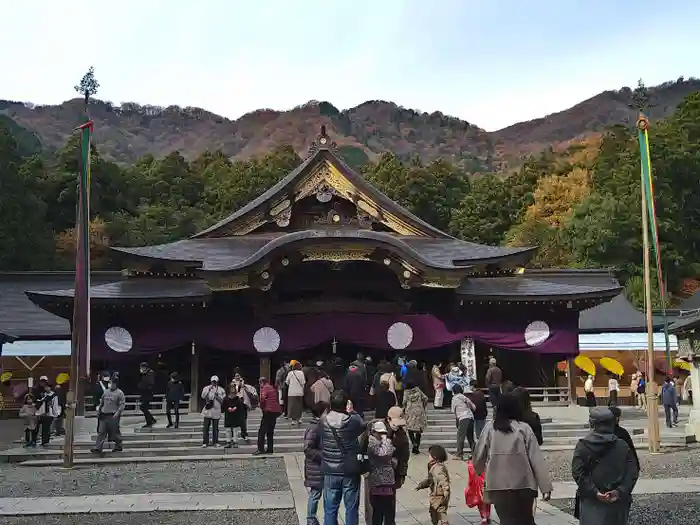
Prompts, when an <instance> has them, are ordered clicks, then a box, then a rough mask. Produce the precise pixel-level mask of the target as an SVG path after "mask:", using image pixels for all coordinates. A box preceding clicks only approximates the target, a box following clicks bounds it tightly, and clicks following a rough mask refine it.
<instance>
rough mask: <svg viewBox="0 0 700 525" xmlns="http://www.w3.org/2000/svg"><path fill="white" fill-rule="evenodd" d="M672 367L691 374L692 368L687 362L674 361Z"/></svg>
mask: <svg viewBox="0 0 700 525" xmlns="http://www.w3.org/2000/svg"><path fill="white" fill-rule="evenodd" d="M673 366H675V367H676V368H680V369H681V370H685V371H686V372H692V371H693V367H692V365H691V364H690V363H689V362H688V361H675V362H674V363H673Z"/></svg>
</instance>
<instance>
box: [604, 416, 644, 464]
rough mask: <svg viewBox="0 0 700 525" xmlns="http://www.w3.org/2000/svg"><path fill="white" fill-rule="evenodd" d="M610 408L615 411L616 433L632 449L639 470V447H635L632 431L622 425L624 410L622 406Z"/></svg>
mask: <svg viewBox="0 0 700 525" xmlns="http://www.w3.org/2000/svg"><path fill="white" fill-rule="evenodd" d="M608 408H609V410H610V412H612V413H613V416H615V435H616V436H617V437H618V438H620V439H621V440H622V441H624V442H625V443H627V446H628V447H629V448H630V450H631V451H632V455H634V461H635V463H636V464H637V470H639V456H638V455H637V449H636V448H635V447H634V442H633V441H632V436H630V433H629V432H627V429H626V428H624V427H622V426H620V417H621V416H622V410H620V408H619V407H617V406H613V407H608Z"/></svg>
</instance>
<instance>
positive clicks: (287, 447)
mask: <svg viewBox="0 0 700 525" xmlns="http://www.w3.org/2000/svg"><path fill="white" fill-rule="evenodd" d="M578 439H579V438H578V437H564V438H561V437H560V438H547V439H546V441H545V444H544V446H543V450H570V449H573V448H574V447H575V446H576V444H577V442H578ZM633 440H634V443H635V444H636V445H637V446H639V447H645V446H646V439H645V438H644V436H635V437H634V438H633ZM255 443H256V440H255V437H254V436H251V439H250V441H249V443H248V444H246V443H245V442H243V441H241V442H239V447H238V448H231V449H224V448H223V447H222V448H220V449H219V448H211V447H210V448H201V445H200V444H201V440H200V438H192V439H180V440H171V441H168V442H165V443H164V442H160V441H153V440H145V441H126V442H125V450H124V452H123V453H119V455H120V456H121V455H124V456H129V457H134V456H138V457H142V456H157V457H161V456H172V455H178V456H199V455H201V454H203V453H206V451H208V450H209V451H210V453H213V454H241V453H252V452H254V451H255ZM662 444H663V445H664V446H674V447H679V446H686V441H685V438H684V437H683V436H678V437H667V438H664V439H663V440H662ZM75 445H76V449H75V451H76V452H75V453H76V455H84V454H89V453H90V452H89V451H90V449H91V448H92V447H93V445H94V442H92V441H79V442H76V444H75ZM430 445H442V446H444V447H445V448H446V449H448V450H453V449H454V447H455V437H454V436H450V435H444V436H440V435H438V436H425V437H424V439H423V441H422V443H421V446H422V447H423V448H424V449H427V447H429V446H430ZM111 446H112V444H111V443H110V444H107V445H106V448H111ZM62 448H63V447H62V444H61V443H59V442H56V443H51V444H49V445H48V447H46V448H38V449H26V448H18V449H13V450H9V451H5V452H3V453H0V458H2V459H3V460H4V461H6V462H20V461H25V460H30V459H55V458H56V457H60V455H61V453H62ZM275 449H276V450H277V451H278V452H302V451H303V444H302V443H301V442H300V440H299V439H296V438H293V437H285V438H281V437H278V436H276V437H275ZM115 455H116V454H115Z"/></svg>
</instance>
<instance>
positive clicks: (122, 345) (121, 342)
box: [105, 326, 134, 354]
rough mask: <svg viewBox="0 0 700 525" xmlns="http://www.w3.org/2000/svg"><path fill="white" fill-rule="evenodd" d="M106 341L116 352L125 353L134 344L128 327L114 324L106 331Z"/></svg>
mask: <svg viewBox="0 0 700 525" xmlns="http://www.w3.org/2000/svg"><path fill="white" fill-rule="evenodd" d="M105 343H107V346H108V347H109V348H110V350H113V351H115V352H119V353H120V354H123V353H125V352H128V351H129V350H131V348H132V346H133V345H134V338H133V337H131V334H130V333H129V331H128V330H127V329H126V328H122V327H121V326H112V327H110V328H107V330H106V331H105Z"/></svg>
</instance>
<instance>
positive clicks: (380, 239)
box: [114, 228, 533, 271]
mask: <svg viewBox="0 0 700 525" xmlns="http://www.w3.org/2000/svg"><path fill="white" fill-rule="evenodd" d="M353 239H358V240H362V241H363V243H366V244H369V245H370V246H375V247H381V248H385V249H387V250H389V251H392V252H397V253H400V254H401V255H402V256H405V257H406V258H409V259H412V260H414V261H416V262H417V263H418V264H420V265H424V266H426V267H429V268H433V269H438V270H452V269H458V268H461V269H466V268H468V267H469V266H471V265H474V264H488V263H490V262H495V261H499V260H502V259H503V258H511V257H513V258H518V257H520V258H521V259H522V263H524V262H525V261H526V260H527V259H528V258H529V256H530V254H531V253H532V251H533V248H509V247H500V246H485V245H481V244H474V243H469V242H465V241H460V240H458V239H452V238H449V239H430V238H425V237H415V236H408V235H406V236H401V235H394V234H391V233H384V232H375V231H371V230H355V229H350V228H329V229H327V230H302V231H297V232H290V233H279V234H267V235H246V236H236V237H223V238H211V239H187V240H184V241H177V242H174V243H170V244H161V245H158V246H144V247H141V248H114V250H117V251H118V252H121V253H125V254H129V255H132V256H137V257H145V258H149V259H160V260H163V261H179V262H186V263H187V262H189V263H192V264H193V265H195V264H196V265H197V266H198V268H200V269H202V270H204V271H235V270H239V269H242V268H245V267H247V266H249V265H251V264H254V263H255V262H257V261H259V260H261V259H262V258H264V257H265V256H266V255H268V254H270V253H273V252H274V251H276V250H278V249H284V248H294V249H296V248H297V247H298V246H299V245H309V246H323V245H332V244H336V243H340V244H342V243H347V241H348V240H353Z"/></svg>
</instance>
